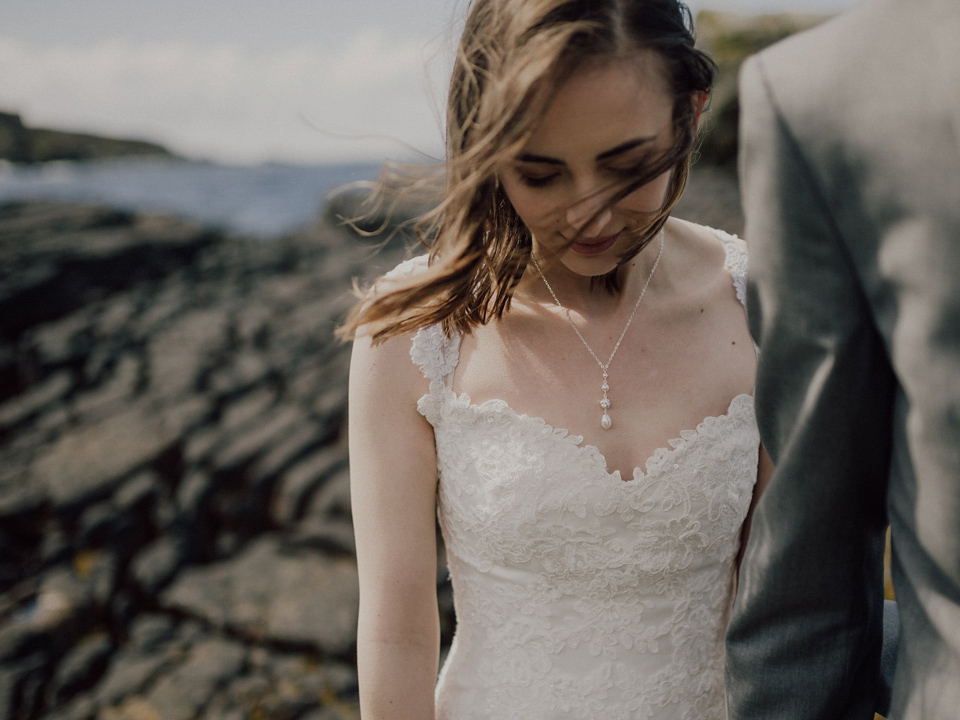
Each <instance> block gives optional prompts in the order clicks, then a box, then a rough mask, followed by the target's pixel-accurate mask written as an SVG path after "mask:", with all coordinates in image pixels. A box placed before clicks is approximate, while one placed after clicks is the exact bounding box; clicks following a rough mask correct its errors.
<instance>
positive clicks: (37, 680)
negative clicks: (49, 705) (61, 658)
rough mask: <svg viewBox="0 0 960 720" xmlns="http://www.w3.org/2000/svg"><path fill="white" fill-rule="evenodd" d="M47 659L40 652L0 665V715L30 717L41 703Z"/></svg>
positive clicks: (5, 716)
mask: <svg viewBox="0 0 960 720" xmlns="http://www.w3.org/2000/svg"><path fill="white" fill-rule="evenodd" d="M46 666H47V659H46V658H45V657H44V656H43V655H42V654H39V653H35V654H33V655H28V656H26V657H21V658H19V659H17V660H16V662H12V663H4V664H3V665H2V666H0V717H4V718H18V717H29V716H30V715H31V714H32V711H33V710H34V709H35V708H36V707H37V706H38V705H39V704H40V698H39V693H40V685H41V683H42V682H43V676H44V675H45V671H46Z"/></svg>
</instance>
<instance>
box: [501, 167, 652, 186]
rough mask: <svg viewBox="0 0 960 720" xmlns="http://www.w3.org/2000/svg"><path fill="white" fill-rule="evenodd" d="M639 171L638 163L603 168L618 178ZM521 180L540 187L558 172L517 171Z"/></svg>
mask: <svg viewBox="0 0 960 720" xmlns="http://www.w3.org/2000/svg"><path fill="white" fill-rule="evenodd" d="M639 171H640V166H639V165H633V166H630V167H626V168H613V167H608V168H606V169H605V172H607V173H609V174H611V175H614V176H616V177H617V178H619V179H625V180H629V179H631V178H633V177H635V176H636V175H637V173H638V172H639ZM517 175H518V177H519V178H520V182H522V183H523V184H524V185H526V186H527V187H532V188H542V187H546V186H548V185H550V184H551V183H552V182H553V181H554V180H556V179H557V178H558V177H560V173H553V174H552V175H527V174H525V173H522V172H518V173H517Z"/></svg>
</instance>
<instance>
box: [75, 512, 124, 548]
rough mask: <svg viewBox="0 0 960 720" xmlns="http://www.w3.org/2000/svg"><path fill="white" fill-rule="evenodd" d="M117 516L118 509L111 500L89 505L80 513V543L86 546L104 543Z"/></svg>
mask: <svg viewBox="0 0 960 720" xmlns="http://www.w3.org/2000/svg"><path fill="white" fill-rule="evenodd" d="M115 517H116V511H115V510H114V508H113V505H112V504H111V503H110V502H109V501H107V502H101V503H97V504H95V505H90V506H88V507H87V509H86V510H84V511H83V513H82V514H81V515H80V531H79V533H78V539H79V541H80V543H81V544H82V545H84V546H89V545H101V544H103V542H104V540H105V539H106V537H107V535H108V533H109V531H110V526H111V524H112V523H113V520H114V518H115Z"/></svg>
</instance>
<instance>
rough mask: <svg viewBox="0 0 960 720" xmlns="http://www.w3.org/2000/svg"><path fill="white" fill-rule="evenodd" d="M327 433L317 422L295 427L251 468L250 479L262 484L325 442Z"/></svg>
mask: <svg viewBox="0 0 960 720" xmlns="http://www.w3.org/2000/svg"><path fill="white" fill-rule="evenodd" d="M324 439H325V434H324V432H323V430H322V429H321V428H320V426H319V425H317V424H316V423H315V422H306V423H305V424H304V425H302V426H300V427H297V428H295V429H294V430H293V431H292V433H291V434H290V435H289V436H288V437H287V438H286V439H283V440H280V441H279V442H278V443H277V444H276V445H274V446H273V447H272V448H271V449H270V450H268V451H267V452H266V453H265V454H264V455H263V456H262V457H261V458H260V459H259V460H257V462H256V464H255V465H254V466H253V468H252V469H251V470H250V473H249V476H250V480H251V482H252V483H253V484H254V485H261V484H263V483H265V482H267V481H269V480H271V479H272V478H275V477H276V476H277V475H279V474H280V473H281V472H283V471H284V470H286V469H287V468H289V467H290V465H291V464H292V463H294V462H296V461H297V460H300V459H301V458H302V457H303V456H304V455H306V454H307V453H308V452H310V451H311V450H314V449H315V448H317V447H318V446H320V445H321V444H322V443H323V440H324Z"/></svg>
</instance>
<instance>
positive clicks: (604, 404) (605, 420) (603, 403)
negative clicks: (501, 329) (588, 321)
mask: <svg viewBox="0 0 960 720" xmlns="http://www.w3.org/2000/svg"><path fill="white" fill-rule="evenodd" d="M661 255H663V230H661V231H660V251H659V252H658V253H657V259H656V260H654V261H653V267H652V268H650V274H649V275H647V281H646V282H645V283H644V284H643V289H642V290H641V291H640V297H638V298H637V302H636V304H635V305H634V306H633V312H631V313H630V317H629V318H627V324H626V325H624V326H623V332H621V333H620V337H619V338H617V344H616V345H614V346H613V352H611V353H610V357H609V358H607V362H606V363H602V362H600V358H599V357H597V354H596V353H595V352H594V351H593V348H592V347H590V343H588V342H587V341H586V339H585V338H584V337H583V334H582V333H581V332H580V330H579V328H578V327H577V326H576V323H574V322H573V318H571V317H570V311H569V310H568V309H567V308H565V307H564V306H563V303H562V302H560V298H558V297H557V294H556V293H555V292H554V291H553V288H552V287H550V283H549V282H548V281H547V276H546V275H544V274H543V270H541V269H540V263H538V262H537V259H536V258H535V257H533V256H532V255H531V256H530V258H531V259H532V260H533V264H534V265H535V266H536V268H537V272H538V273H540V277H541V278H543V284H544V285H546V286H547V290H549V291H550V295H551V296H552V297H553V300H554V302H556V303H557V305H559V306H560V309H561V310H563V314H564V315H566V316H567V322H569V323H570V327H572V328H573V331H574V332H575V333H576V334H577V337H578V338H580V342H582V343H583V346H584V347H585V348H586V349H587V352H589V353H590V355H591V356H592V357H593V359H594V360H596V361H597V365H599V366H600V370H601V371H602V372H603V382H602V383H601V385H600V390H601V392H603V397H602V398H601V399H600V409H601V410H603V415H601V416H600V427H602V428H603V429H604V430H609V429H610V428H611V426H612V425H613V421H612V420H611V419H610V398H609V397H607V393H608V392H610V384H609V383H608V382H607V380H608V376H607V370H608V369H609V368H610V363H612V362H613V358H614V356H615V355H616V354H617V350H619V349H620V343H622V342H623V338H624V336H625V335H626V334H627V328H629V327H630V323H632V322H633V317H634V315H636V314H637V309H638V308H639V307H640V303H641V302H642V301H643V296H644V295H646V293H647V287H649V285H650V281H651V280H652V279H653V273H655V272H656V271H657V265H659V264H660V256H661Z"/></svg>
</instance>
